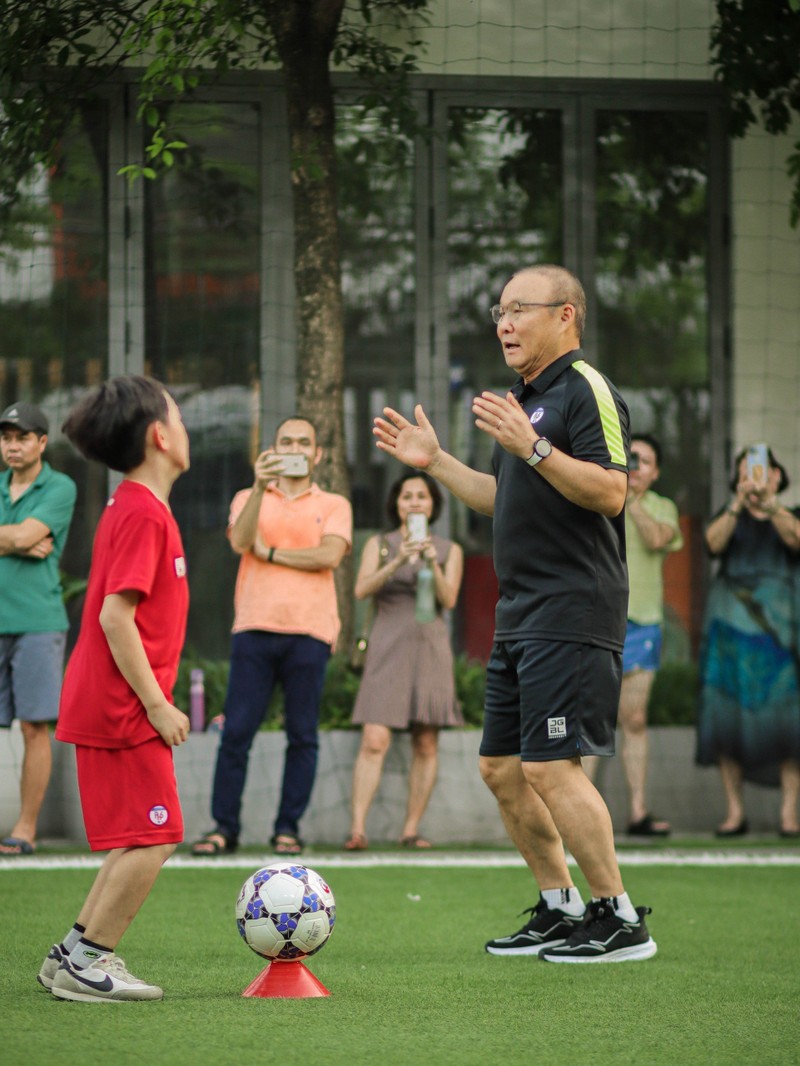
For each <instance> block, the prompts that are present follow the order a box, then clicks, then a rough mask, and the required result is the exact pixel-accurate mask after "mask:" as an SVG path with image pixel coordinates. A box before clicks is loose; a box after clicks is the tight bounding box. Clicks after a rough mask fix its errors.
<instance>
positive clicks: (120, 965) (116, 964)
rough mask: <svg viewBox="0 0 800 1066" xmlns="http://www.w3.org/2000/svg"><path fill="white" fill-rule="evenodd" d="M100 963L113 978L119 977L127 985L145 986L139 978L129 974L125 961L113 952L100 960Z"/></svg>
mask: <svg viewBox="0 0 800 1066" xmlns="http://www.w3.org/2000/svg"><path fill="white" fill-rule="evenodd" d="M99 963H100V964H101V965H102V967H103V969H104V970H105V971H106V972H107V973H109V974H110V975H111V976H112V977H117V978H119V980H121V981H125V982H126V983H127V984H134V985H143V984H144V983H145V982H144V981H140V980H139V978H138V977H134V976H133V974H132V973H128V969H127V967H126V966H125V962H124V960H123V959H121V958H120V957H119V955H115V954H114V953H113V952H112V953H111V954H110V955H106V956H105V957H104V958H102V959H100V960H99Z"/></svg>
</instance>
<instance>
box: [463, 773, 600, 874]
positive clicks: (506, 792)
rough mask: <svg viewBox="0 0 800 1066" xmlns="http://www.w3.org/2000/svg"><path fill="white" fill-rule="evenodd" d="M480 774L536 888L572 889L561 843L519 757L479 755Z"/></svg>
mask: <svg viewBox="0 0 800 1066" xmlns="http://www.w3.org/2000/svg"><path fill="white" fill-rule="evenodd" d="M480 771H481V777H482V778H483V780H484V781H485V782H486V784H487V785H488V787H489V788H490V789H491V791H492V792H493V793H494V796H495V798H496V800H497V803H498V806H499V808H500V815H501V817H502V819H503V824H504V825H505V827H506V831H507V833H508V835H509V836H510V837H511V840H512V841H513V843H514V845H515V847H516V848H517V850H518V851H519V853H520V855H521V856H522V858H523V859H524V860H525V862H526V863H527V864H528V868H529V869H530V871H531V873H532V874H533V876H534V879H535V880H536V882H537V884H538V886H539V888H540V889H541V890H542V891H544V890H546V889H550V888H569V887H570V886H572V884H573V881H572V876H571V874H570V872H569V867H568V866H567V860H566V855H565V854H564V844H563V842H562V840H561V837H560V835H559V833H558V830H557V829H556V826H555V824H554V822H553V819H552V817H551V815H550V812H549V811H548V809H547V807H546V806H545V805H544V803H543V802H542V800H541V799H540V798H539V796H538V795H537V794H536V793H535V792H534V790H533V789H532V788H531V787H530V785H529V784H528V781H527V780H526V778H525V775H524V773H523V768H522V763H521V762H520V760H519V756H481V760H480ZM581 772H582V771H581Z"/></svg>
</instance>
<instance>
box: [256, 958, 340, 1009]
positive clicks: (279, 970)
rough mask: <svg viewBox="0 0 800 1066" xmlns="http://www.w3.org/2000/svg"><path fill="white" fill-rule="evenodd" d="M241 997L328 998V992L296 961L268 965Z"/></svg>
mask: <svg viewBox="0 0 800 1066" xmlns="http://www.w3.org/2000/svg"><path fill="white" fill-rule="evenodd" d="M242 995H243V996H261V997H262V998H263V999H306V998H308V997H310V996H329V995H330V992H329V991H328V990H327V988H326V987H325V985H323V984H322V982H321V981H318V980H317V978H316V977H315V976H314V975H313V973H312V972H311V971H310V970H309V969H307V968H306V966H305V965H304V964H303V963H302V962H300V960H299V959H296V960H295V961H294V962H273V963H270V965H269V966H268V967H267V968H266V970H262V971H261V973H260V974H259V975H258V977H257V978H256V979H255V981H252V982H251V983H250V984H249V985H248V986H247V988H246V989H245V990H244V992H242Z"/></svg>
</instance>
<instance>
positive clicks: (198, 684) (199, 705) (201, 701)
mask: <svg viewBox="0 0 800 1066" xmlns="http://www.w3.org/2000/svg"><path fill="white" fill-rule="evenodd" d="M203 682H204V677H203V671H202V670H199V669H198V670H192V672H191V673H190V674H189V726H190V728H191V731H192V732H193V733H202V732H203V730H204V729H205V727H206V690H205V685H204V684H203Z"/></svg>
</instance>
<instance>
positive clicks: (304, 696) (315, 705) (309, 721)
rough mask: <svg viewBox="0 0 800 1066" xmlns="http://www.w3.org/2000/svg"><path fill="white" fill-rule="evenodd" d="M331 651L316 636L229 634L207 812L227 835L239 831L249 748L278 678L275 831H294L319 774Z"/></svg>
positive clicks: (249, 631) (248, 632)
mask: <svg viewBox="0 0 800 1066" xmlns="http://www.w3.org/2000/svg"><path fill="white" fill-rule="evenodd" d="M330 653H331V649H330V645H329V644H325V643H324V642H323V641H321V640H317V639H316V638H315V637H309V636H303V635H298V634H293V633H267V632H263V631H260V630H247V631H246V632H243V633H234V635H233V641H232V644H231V668H230V676H229V679H228V692H227V695H226V697H225V727H224V729H223V731H222V739H221V740H220V745H219V751H218V752H217V767H216V771H215V773H214V791H213V795H212V799H211V814H212V817H213V818H214V821H215V822H216V824H217V826H218V828H219V829H221V830H222V832H223V833H225V835H226V836H229V837H238V836H239V832H240V829H241V820H240V815H241V807H242V794H243V792H244V785H245V779H246V777H247V763H248V760H249V758H250V748H251V746H252V744H253V739H254V737H255V735H256V733H257V732H258V728H259V726H260V725H261V723H262V721H263V719H264V715H265V714H266V711H267V707H268V706H269V701H270V698H271V696H272V691H273V689H274V687H275V685H276V684H279V685H281V687H282V688H283V696H284V707H285V728H286V740H287V746H286V757H285V760H284V767H283V785H282V790H281V801H280V806H279V808H278V814H277V817H276V819H275V827H274V832H275V833H290V834H291V835H293V836H296V835H297V832H298V823H299V820H300V818H301V817H302V815H303V813H304V811H305V809H306V807H307V806H308V801H309V799H310V798H311V790H312V789H313V787H314V777H315V775H316V772H317V749H318V746H319V744H318V739H317V727H318V725H319V709H320V701H321V699H322V685H323V682H324V680H325V666H326V664H327V662H328V658H329V657H330Z"/></svg>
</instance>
